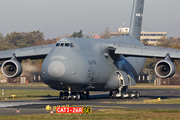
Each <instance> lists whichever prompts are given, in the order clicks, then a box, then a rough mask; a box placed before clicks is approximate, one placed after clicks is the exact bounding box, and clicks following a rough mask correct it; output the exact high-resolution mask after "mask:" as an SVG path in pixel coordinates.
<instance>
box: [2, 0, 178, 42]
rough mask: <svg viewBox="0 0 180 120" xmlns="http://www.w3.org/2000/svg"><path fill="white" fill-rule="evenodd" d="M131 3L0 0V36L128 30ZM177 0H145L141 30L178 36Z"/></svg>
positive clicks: (121, 0)
mask: <svg viewBox="0 0 180 120" xmlns="http://www.w3.org/2000/svg"><path fill="white" fill-rule="evenodd" d="M132 4H133V0H0V33H2V34H3V35H4V36H5V35H6V34H7V33H11V32H14V31H17V32H29V31H36V30H40V31H41V32H43V33H44V35H45V38H46V39H48V38H50V39H51V38H56V37H58V36H62V35H65V34H72V33H73V32H74V31H80V30H83V34H88V33H89V32H91V31H92V32H94V33H97V34H100V33H101V32H102V31H103V30H104V29H105V28H106V27H108V28H109V29H110V30H111V31H112V32H113V31H114V32H116V31H117V29H118V27H120V26H122V22H124V23H125V26H126V27H129V22H130V17H131V11H132ZM179 5H180V0H145V6H144V18H143V27H142V30H143V31H151V32H156V31H160V32H167V33H168V37H172V36H173V37H178V36H180V23H179V22H180V7H179Z"/></svg>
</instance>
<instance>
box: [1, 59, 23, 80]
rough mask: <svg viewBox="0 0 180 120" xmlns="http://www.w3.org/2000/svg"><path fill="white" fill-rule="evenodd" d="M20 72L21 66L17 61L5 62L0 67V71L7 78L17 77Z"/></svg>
mask: <svg viewBox="0 0 180 120" xmlns="http://www.w3.org/2000/svg"><path fill="white" fill-rule="evenodd" d="M22 70H23V69H22V65H21V63H20V62H18V61H17V60H7V61H5V62H4V63H3V64H2V66H1V71H2V73H3V75H4V76H6V77H7V78H15V77H18V76H19V75H20V74H21V73H22Z"/></svg>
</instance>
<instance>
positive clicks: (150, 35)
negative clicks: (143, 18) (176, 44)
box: [111, 27, 167, 45]
mask: <svg viewBox="0 0 180 120" xmlns="http://www.w3.org/2000/svg"><path fill="white" fill-rule="evenodd" d="M128 35H129V28H125V27H121V28H118V31H117V32H111V37H116V36H128ZM160 39H167V32H145V31H142V32H141V37H140V40H141V41H142V40H147V42H148V44H153V45H157V44H158V43H159V41H160Z"/></svg>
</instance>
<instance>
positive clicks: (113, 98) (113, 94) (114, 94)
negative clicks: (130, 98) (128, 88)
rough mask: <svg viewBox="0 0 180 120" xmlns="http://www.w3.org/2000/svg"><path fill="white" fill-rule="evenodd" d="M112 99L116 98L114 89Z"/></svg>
mask: <svg viewBox="0 0 180 120" xmlns="http://www.w3.org/2000/svg"><path fill="white" fill-rule="evenodd" d="M113 99H116V91H113Z"/></svg>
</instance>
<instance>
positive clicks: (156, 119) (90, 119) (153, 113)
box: [0, 109, 180, 120]
mask: <svg viewBox="0 0 180 120" xmlns="http://www.w3.org/2000/svg"><path fill="white" fill-rule="evenodd" d="M179 116H180V110H158V109H156V110H155V109H150V110H131V109H125V110H122V109H113V110H112V109H108V110H98V111H92V114H90V115H80V114H71V115H69V114H60V115H59V114H56V113H55V114H53V115H50V114H38V115H12V116H10V115H9V116H0V119H1V120H32V119H35V120H54V119H55V120H56V119H59V120H121V119H123V120H179Z"/></svg>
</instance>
